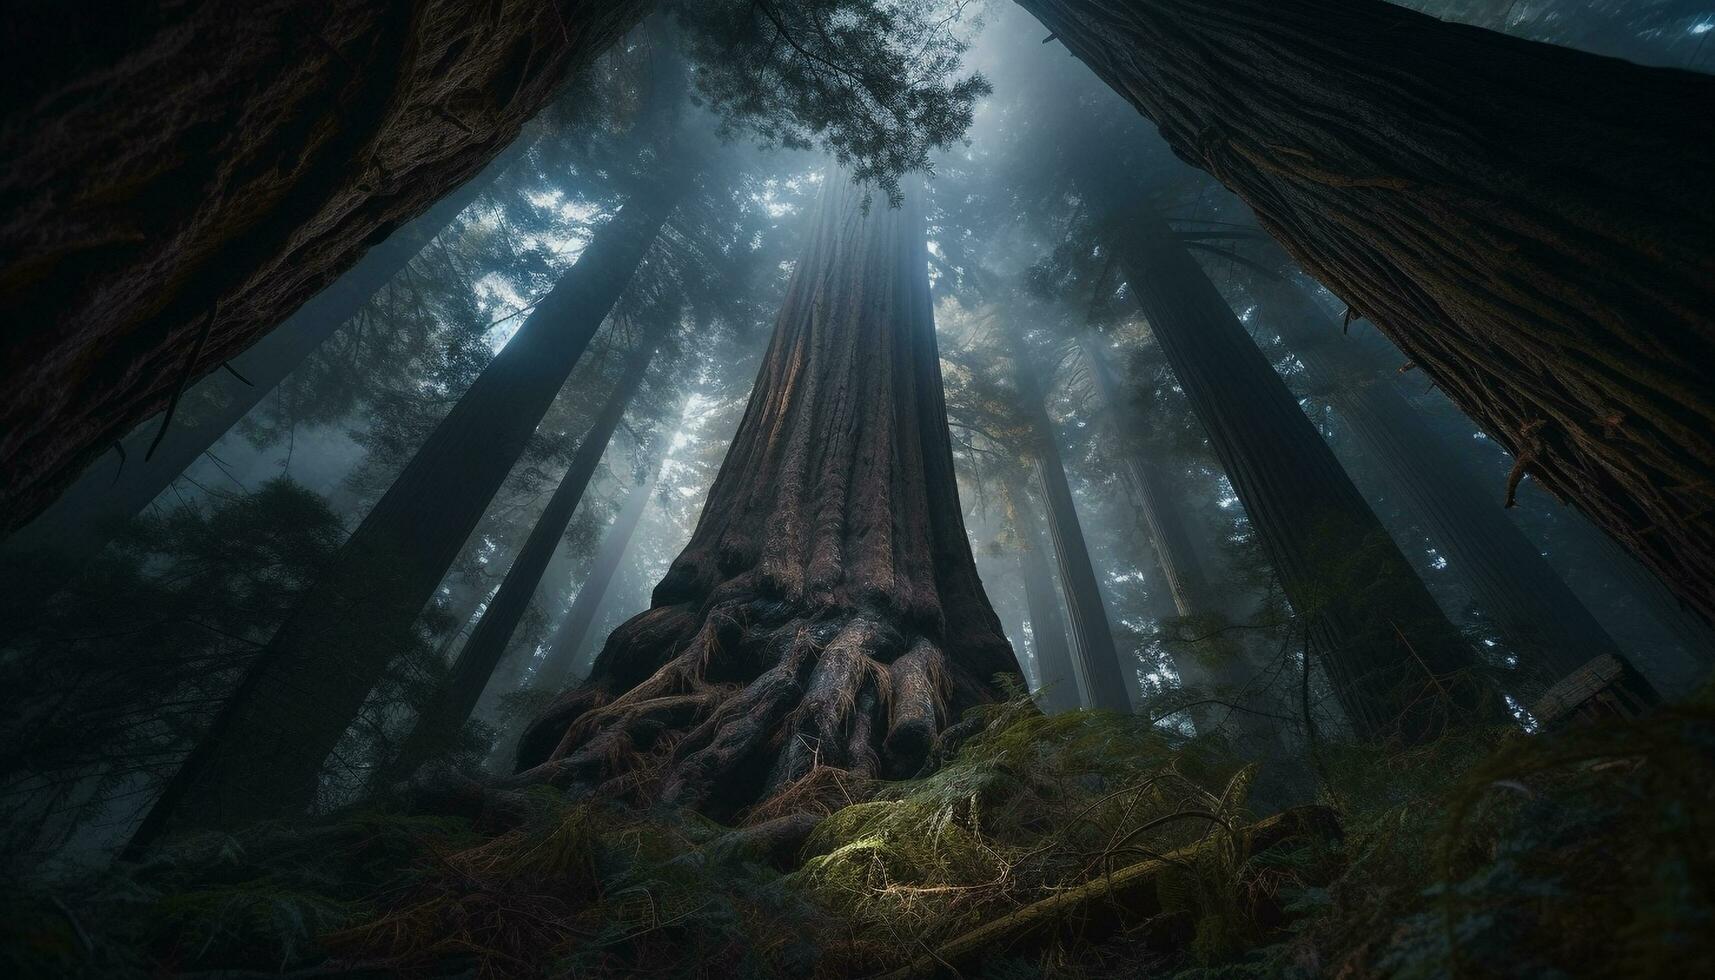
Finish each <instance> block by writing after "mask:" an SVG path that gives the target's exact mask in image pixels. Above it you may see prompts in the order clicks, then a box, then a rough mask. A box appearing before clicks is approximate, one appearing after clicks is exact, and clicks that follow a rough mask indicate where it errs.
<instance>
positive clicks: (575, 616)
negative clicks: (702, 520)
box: [536, 474, 659, 691]
mask: <svg viewBox="0 0 1715 980" xmlns="http://www.w3.org/2000/svg"><path fill="white" fill-rule="evenodd" d="M658 476H659V475H658V474H657V475H656V476H651V477H650V478H649V479H648V480H645V481H644V482H642V483H639V484H638V485H637V486H635V487H632V488H631V492H630V493H629V494H627V495H626V497H625V506H623V507H621V508H620V511H619V516H617V517H615V518H614V520H613V526H612V527H610V528H608V529H607V534H606V536H604V537H603V538H602V540H601V551H599V552H598V553H597V554H596V559H595V563H594V564H593V565H591V566H590V571H589V574H588V575H586V576H584V581H583V584H582V585H580V586H578V595H577V598H576V599H573V600H572V608H571V609H569V610H567V611H566V618H565V621H564V622H562V623H560V627H559V629H557V630H555V631H554V639H553V641H552V642H551V643H550V644H549V646H548V655H547V656H546V657H545V658H543V660H542V666H541V668H540V669H539V670H538V671H537V672H536V685H537V686H539V687H541V688H542V689H543V690H549V691H557V690H559V689H560V688H563V687H565V686H566V684H567V683H569V682H570V681H571V680H572V679H573V678H574V677H577V675H578V673H579V670H580V668H582V666H583V664H582V663H581V662H580V658H579V654H580V653H582V651H583V648H584V640H585V638H586V637H588V636H589V631H590V626H592V625H594V623H595V617H596V613H597V612H598V611H600V609H601V601H602V599H604V598H606V597H607V589H608V586H609V585H612V584H613V575H614V573H615V572H617V571H619V566H620V563H621V562H622V561H624V560H625V552H626V550H627V549H628V548H630V547H631V536H632V534H634V533H636V531H637V523H638V521H640V520H642V519H643V512H644V511H645V510H646V509H648V507H649V498H650V495H651V494H652V493H653V492H654V489H655V481H656V480H657V479H658ZM579 679H580V680H581V678H579Z"/></svg>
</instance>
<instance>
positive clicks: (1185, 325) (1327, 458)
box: [1081, 180, 1481, 740]
mask: <svg viewBox="0 0 1715 980" xmlns="http://www.w3.org/2000/svg"><path fill="white" fill-rule="evenodd" d="M1081 186H1082V187H1083V189H1084V191H1085V193H1088V194H1092V195H1094V199H1095V202H1096V205H1097V206H1098V207H1103V208H1104V209H1106V213H1107V214H1108V215H1109V217H1110V218H1111V219H1112V220H1111V223H1110V225H1109V236H1110V240H1111V243H1112V246H1113V247H1114V248H1115V251H1116V255H1117V257H1118V260H1119V263H1120V266H1121V268H1122V269H1123V270H1124V271H1125V273H1126V279H1127V284H1128V287H1129V288H1130V290H1131V291H1132V293H1133V294H1134V295H1135V296H1136V297H1137V299H1138V303H1139V305H1140V306H1141V307H1142V309H1143V312H1144V315H1145V316H1147V317H1148V318H1149V322H1150V327H1151V329H1152V331H1153V332H1154V334H1155V338H1156V341H1157V342H1158V343H1159V344H1160V345H1161V348H1162V351H1163V352H1164V353H1165V354H1166V355H1167V359H1168V362H1169V363H1170V364H1171V365H1172V367H1173V371H1174V373H1175V374H1176V375H1177V377H1178V379H1179V383H1180V385H1181V386H1182V387H1183V388H1184V389H1185V394H1186V397H1187V398H1188V399H1189V400H1190V402H1191V405H1192V408H1193V409H1194V410H1195V411H1196V413H1197V417H1198V419H1200V420H1201V421H1202V423H1203V426H1204V428H1205V429H1206V430H1207V431H1208V434H1209V439H1210V442H1211V443H1212V445H1213V446H1214V449H1215V452H1216V455H1218V456H1219V457H1220V459H1221V463H1222V465H1223V466H1224V467H1225V468H1226V471H1227V475H1228V477H1229V478H1230V479H1231V480H1232V483H1233V489H1234V490H1235V491H1236V492H1237V493H1238V495H1239V499H1240V500H1241V501H1242V502H1243V503H1244V507H1245V513H1246V514H1247V515H1249V517H1250V520H1251V522H1252V524H1253V525H1254V526H1255V528H1256V532H1257V534H1258V536H1259V537H1260V538H1261V540H1262V542H1263V545H1264V547H1265V549H1266V550H1267V552H1268V555H1269V558H1270V559H1271V561H1272V562H1273V564H1274V569H1275V573H1276V575H1278V576H1279V579H1280V583H1281V586H1282V588H1283V589H1284V590H1285V592H1286V596H1287V598H1288V599H1289V600H1290V601H1291V602H1292V605H1293V607H1294V609H1296V610H1297V612H1298V614H1299V615H1301V616H1304V617H1306V618H1307V620H1308V622H1309V624H1310V629H1311V635H1312V636H1313V638H1314V640H1315V642H1316V645H1317V647H1318V650H1319V652H1320V653H1321V656H1322V660H1323V663H1324V664H1325V665H1326V667H1327V672H1328V676H1329V679H1330V681H1331V682H1332V684H1333V686H1334V690H1335V694H1336V696H1337V697H1338V698H1339V700H1340V704H1341V707H1342V708H1344V709H1345V712H1346V714H1347V717H1348V718H1349V720H1350V721H1351V723H1352V726H1353V728H1354V730H1355V731H1356V732H1357V733H1358V734H1359V736H1360V737H1364V738H1380V737H1389V736H1393V735H1399V736H1403V737H1405V738H1406V739H1408V740H1409V739H1419V738H1423V737H1428V736H1430V735H1432V734H1433V733H1434V732H1436V731H1438V730H1439V729H1440V727H1441V726H1442V724H1443V723H1444V722H1445V721H1446V720H1447V718H1448V713H1452V715H1453V716H1455V717H1463V716H1465V715H1466V714H1467V711H1468V709H1470V708H1471V707H1472V702H1473V701H1474V700H1476V699H1477V693H1476V692H1477V691H1478V690H1479V688H1480V687H1481V684H1480V681H1479V679H1478V678H1476V677H1475V676H1473V674H1474V673H1475V669H1476V668H1477V666H1478V664H1477V661H1476V659H1475V657H1474V654H1473V651H1472V650H1471V649H1470V647H1469V646H1468V645H1467V644H1466V643H1465V642H1464V638H1463V637H1461V636H1460V635H1459V632H1458V631H1457V630H1456V629H1454V628H1453V625H1452V624H1451V623H1449V622H1448V621H1447V618H1446V616H1444V615H1443V614H1442V612H1441V610H1440V608H1439V607H1437V606H1436V604H1435V600H1434V599H1433V598H1431V597H1430V595H1429V592H1428V590H1427V589H1426V588H1424V586H1423V583H1422V582H1421V581H1419V579H1418V578H1417V575H1416V573H1415V572H1413V570H1412V568H1411V566H1410V564H1409V563H1408V562H1407V561H1406V559H1405V556H1404V555H1402V554H1401V553H1400V551H1399V549H1398V547H1397V546H1396V545H1395V544H1394V543H1393V541H1392V540H1391V539H1390V538H1389V537H1388V536H1387V532H1386V531H1385V530H1383V528H1382V526H1381V523H1380V522H1379V521H1378V520H1377V519H1376V516H1375V514H1374V513H1373V512H1372V511H1371V510H1370V507H1369V504H1368V503H1366V502H1365V500H1364V498H1363V497H1362V495H1360V494H1359V493H1358V490H1357V488H1356V487H1354V486H1353V485H1352V481H1351V479H1350V478H1349V477H1348V476H1347V475H1346V472H1345V471H1344V470H1343V469H1341V468H1340V464H1339V462H1338V461H1337V460H1335V458H1334V454H1333V452H1332V451H1330V450H1329V448H1328V445H1327V443H1326V442H1324V441H1323V440H1322V437H1321V434H1320V433H1318V432H1317V431H1316V429H1315V427H1314V426H1313V425H1311V423H1310V420H1309V419H1308V418H1306V417H1305V415H1304V412H1303V411H1302V410H1301V409H1300V407H1299V405H1298V401H1297V399H1296V398H1294V397H1293V396H1292V394H1291V393H1290V392H1289V391H1287V388H1286V385H1285V383H1284V382H1282V381H1281V380H1280V377H1279V375H1277V374H1275V373H1274V369H1273V367H1272V366H1271V365H1270V364H1269V363H1268V361H1267V360H1266V359H1264V358H1263V356H1262V353H1261V352H1260V351H1258V350H1257V347H1256V344H1255V343H1254V342H1253V341H1252V340H1251V337H1250V335H1249V334H1248V333H1246V332H1245V329H1244V327H1243V326H1242V325H1241V324H1240V323H1239V321H1238V319H1237V318H1236V317H1235V316H1234V315H1233V312H1232V310H1231V309H1230V308H1229V307H1228V306H1227V305H1226V303H1225V301H1224V300H1222V298H1221V295H1220V293H1219V292H1217V291H1216V289H1215V286H1214V284H1213V283H1211V282H1210V281H1209V279H1208V277H1207V276H1206V275H1204V273H1203V270H1202V269H1201V267H1199V266H1198V265H1197V262H1196V260H1195V259H1193V258H1192V257H1191V256H1190V254H1189V253H1187V252H1186V250H1185V247H1184V245H1183V244H1181V243H1180V242H1179V241H1178V240H1177V239H1175V238H1174V237H1173V234H1172V232H1171V230H1170V229H1169V228H1168V227H1167V225H1166V223H1165V222H1164V221H1163V220H1162V219H1161V218H1159V217H1158V216H1156V215H1154V214H1153V213H1150V212H1147V211H1145V210H1144V209H1141V208H1126V207H1124V206H1123V205H1119V204H1118V203H1116V201H1115V200H1114V198H1113V197H1111V196H1110V193H1111V191H1112V188H1111V187H1110V186H1106V185H1104V184H1103V183H1102V182H1099V181H1091V180H1086V181H1084V182H1083V184H1082V185H1081Z"/></svg>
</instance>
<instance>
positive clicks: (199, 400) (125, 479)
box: [0, 143, 523, 621]
mask: <svg viewBox="0 0 1715 980" xmlns="http://www.w3.org/2000/svg"><path fill="white" fill-rule="evenodd" d="M522 150H523V146H522V145H521V144H519V143H515V144H513V148H512V149H509V150H507V151H506V152H504V153H502V154H501V155H500V156H498V157H495V158H494V161H493V162H492V163H490V164H489V166H488V168H487V169H485V170H484V171H483V172H482V173H481V174H478V175H477V176H476V177H474V178H472V179H471V180H469V181H466V182H465V184H464V186H462V187H460V188H459V189H458V190H456V191H454V192H453V193H452V194H449V195H447V196H446V197H445V198H443V199H441V201H439V202H438V203H436V204H435V206H434V207H432V208H430V209H429V210H428V211H426V212H424V213H423V214H422V215H421V216H420V217H418V218H417V219H415V220H414V221H411V222H410V223H409V224H407V225H405V226H404V227H403V228H400V229H399V230H398V231H395V232H394V233H393V234H391V235H389V236H388V237H387V240H386V241H384V242H382V243H381V244H379V245H377V246H375V247H374V248H372V249H370V250H369V252H368V253H367V254H365V255H364V256H363V258H362V259H361V260H360V261H359V262H358V263H357V264H356V265H354V266H352V267H351V269H350V270H348V271H347V272H346V273H345V274H344V275H342V276H340V277H339V279H338V280H336V281H335V282H334V283H333V285H331V286H329V287H328V288H326V289H324V290H322V291H321V292H320V293H317V294H316V295H315V296H314V297H313V298H312V299H310V301H309V302H307V303H305V304H304V305H303V306H302V307H301V308H299V310H298V311H297V312H296V313H294V314H292V315H291V317H289V318H288V319H287V320H286V322H285V323H282V324H280V326H279V327H277V328H275V329H274V330H273V331H271V332H269V333H268V334H266V335H265V336H263V337H262V339H260V340H258V341H257V342H256V343H255V345H254V346H252V347H250V349H248V350H246V351H244V353H242V354H239V355H238V356H237V357H235V358H233V360H232V365H233V372H234V373H228V372H226V371H216V372H215V373H214V374H211V375H208V376H207V377H205V378H203V379H202V380H201V381H199V382H197V383H196V384H195V385H194V386H193V387H191V388H190V390H189V391H187V392H185V394H184V397H183V400H182V404H181V405H180V407H179V409H178V411H177V412H176V413H174V416H173V420H172V425H170V426H168V427H166V429H165V432H164V433H163V432H162V421H161V420H160V419H150V420H148V421H146V422H144V423H143V424H142V425H139V426H138V427H137V428H136V429H134V430H133V431H132V432H131V434H130V435H127V436H126V437H125V438H124V439H122V440H120V443H119V444H120V446H122V447H123V452H122V454H121V455H118V456H117V458H115V459H114V460H113V463H112V466H111V467H108V466H95V467H91V468H90V469H89V470H87V471H85V472H84V474H83V475H82V476H80V477H79V478H78V479H77V480H76V481H75V482H74V483H72V485H71V486H69V487H67V488H66V490H65V492H64V493H63V494H61V495H60V496H59V498H58V499H56V500H55V501H54V503H53V506H51V507H49V508H48V509H47V510H46V511H43V512H42V513H41V514H40V515H38V516H37V517H36V519H35V520H33V521H31V522H30V523H29V524H27V525H25V526H24V527H22V528H19V529H18V531H17V533H15V534H13V535H12V536H11V537H10V538H7V539H6V540H5V543H4V545H0V565H3V566H4V569H5V571H4V572H3V573H0V574H3V576H4V581H3V582H0V595H4V596H5V598H4V599H3V600H0V601H4V602H5V603H6V604H7V605H8V606H9V607H12V608H16V609H17V610H19V611H21V612H25V613H27V612H28V610H30V609H31V608H34V607H36V606H37V605H39V603H40V602H41V600H43V599H45V598H47V597H48V596H50V595H52V594H53V593H54V592H55V591H57V590H58V589H59V588H60V587H61V586H63V585H65V584H66V582H67V581H68V580H69V579H70V578H71V576H73V575H76V574H77V572H78V570H79V569H81V568H82V567H83V566H84V565H85V564H86V563H87V562H88V561H89V559H91V558H93V557H94V556H95V555H96V553H97V552H99V551H101V549H102V548H103V547H105V546H106V545H107V542H108V541H110V540H112V538H113V536H114V534H116V533H118V531H119V530H120V529H121V528H123V527H124V525H125V522H126V521H129V520H130V519H132V518H133V517H136V516H137V515H138V514H139V513H141V512H142V511H143V508H145V507H147V506H148V505H149V503H150V502H151V501H153V500H154V499H155V498H156V497H158V496H160V494H161V493H162V491H164V490H166V489H167V486H168V484H170V483H172V482H173V481H174V480H175V479H177V478H178V476H179V474H180V473H183V472H184V471H185V469H186V468H187V467H189V466H190V465H191V464H192V463H194V462H196V459H197V457H198V456H201V455H202V454H203V453H204V452H205V451H206V450H208V449H209V448H210V447H212V446H213V445H214V444H215V443H216V442H217V441H218V440H219V439H220V437H221V436H223V435H225V434H226V433H227V431H228V430H229V429H231V428H232V427H233V426H234V425H236V424H238V421H239V419H242V418H243V417H244V416H245V415H246V414H248V413H249V411H250V410H251V409H253V408H255V407H256V405H257V404H258V403H259V402H261V401H262V399H263V397H264V396H266V395H267V394H268V393H269V392H271V391H273V390H274V388H275V387H276V386H277V385H279V383H280V382H281V381H283V380H285V378H286V376H287V375H288V374H290V373H292V371H293V370H294V369H296V368H297V367H298V365H299V364H301V363H303V361H304V359H305V358H307V357H309V356H310V355H311V354H312V353H314V352H315V351H316V349H317V348H319V347H320V346H321V345H322V344H323V342H325V341H326V340H327V339H328V338H329V337H330V336H332V335H333V332H334V331H335V330H337V329H339V327H340V325H341V324H343V323H345V322H346V321H347V320H349V319H350V318H351V317H352V316H354V315H356V313H357V311H358V310H359V309H360V308H361V307H362V306H363V304H364V303H366V302H368V301H369V299H370V297H372V296H374V295H375V294H376V293H377V292H379V291H380V290H381V288H382V287H384V286H386V285H387V283H388V282H389V281H390V280H392V278H393V277H394V276H395V275H397V274H398V273H399V271H400V270H402V269H404V268H405V266H406V264H407V263H409V262H410V261H411V259H413V258H415V257H416V255H417V253H419V252H421V251H422V250H423V248H424V246H426V245H427V244H428V243H429V242H430V241H431V240H432V239H434V237H435V236H436V235H439V234H440V233H441V232H442V231H443V230H444V229H445V228H446V227H447V226H448V225H449V224H451V223H452V221H453V219H455V218H457V217H458V215H459V213H460V212H462V211H463V210H464V209H465V208H466V207H467V206H469V205H470V204H471V203H472V202H473V201H475V200H476V198H477V195H478V194H480V193H482V192H483V190H485V189H486V188H487V187H488V186H489V185H490V184H491V183H493V181H494V179H495V177H496V176H497V175H498V174H499V173H500V172H501V171H502V170H504V169H505V168H506V167H507V166H509V165H510V164H511V163H512V161H513V160H514V159H516V158H517V156H518V155H519V153H520V152H521V151H522ZM239 376H242V380H241V379H240V377H239ZM157 436H158V437H159V438H160V443H159V445H154V452H153V454H152V455H151V454H150V451H149V450H150V447H151V445H153V444H154V442H155V439H156V438H157ZM4 618H5V617H3V616H0V621H3V620H4Z"/></svg>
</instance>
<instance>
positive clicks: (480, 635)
mask: <svg viewBox="0 0 1715 980" xmlns="http://www.w3.org/2000/svg"><path fill="white" fill-rule="evenodd" d="M664 326H665V324H664ZM662 332H663V331H662V330H659V329H657V330H653V331H650V332H649V334H648V335H647V336H645V337H643V338H642V339H641V341H640V344H641V346H640V347H639V349H638V350H637V351H636V352H635V353H633V354H632V355H631V356H630V357H629V358H628V359H627V363H626V367H625V372H624V374H623V375H622V376H621V377H620V379H619V383H618V384H617V385H616V386H615V387H614V390H613V393H612V394H611V395H609V396H608V399H607V402H606V403H605V404H603V405H602V407H601V411H600V412H599V413H598V414H597V415H596V417H595V420H594V421H592V422H591V423H590V427H589V430H588V431H586V432H585V433H584V437H583V440H582V441H581V442H580V443H578V449H577V452H575V453H573V454H572V461H571V465H569V466H568V467H566V473H565V475H564V476H562V477H561V478H560V484H559V486H557V487H555V488H554V495H553V496H552V497H550V498H548V504H547V506H545V507H543V508H542V514H541V516H540V517H538V518H537V519H536V524H535V526H533V527H532V528H531V529H530V535H529V537H527V538H525V539H524V544H523V546H522V547H520V548H519V549H518V554H517V556H516V557H514V558H513V559H512V566H511V567H510V568H508V569H507V571H506V577H505V578H504V579H502V580H501V582H500V588H499V590H497V591H496V592H495V594H494V596H493V598H491V599H489V601H488V606H487V608H486V609H484V610H483V613H482V618H481V619H480V620H478V621H477V624H476V629H475V630H473V631H472V632H471V635H470V639H469V640H468V641H467V642H466V643H465V645H464V649H462V650H460V651H459V656H458V660H457V661H455V662H454V663H453V668H452V672H451V673H450V674H449V675H448V676H447V680H446V684H445V686H444V687H443V688H442V689H441V692H440V694H439V696H438V697H437V698H436V699H435V700H434V701H433V702H432V703H431V704H430V705H429V706H428V707H426V708H424V709H423V713H422V714H421V715H420V716H419V717H418V719H417V724H416V725H415V727H413V728H412V729H411V734H410V736H409V737H408V738H406V740H405V743H404V745H402V746H401V747H400V749H399V754H398V756H397V758H395V759H394V761H393V763H392V765H391V766H390V769H391V770H392V772H394V773H395V774H407V773H409V772H410V771H411V770H413V769H416V768H417V767H418V766H419V765H422V764H423V763H424V762H425V761H427V760H428V759H429V758H431V757H432V756H434V755H435V754H436V752H437V750H439V749H441V748H442V747H444V746H447V745H449V744H451V742H452V740H453V737H454V736H455V735H456V734H457V732H458V730H459V729H460V728H462V727H463V726H464V723H465V721H466V720H467V719H468V718H470V713H471V711H472V709H474V708H475V707H476V703H477V701H478V700H479V699H481V697H482V692H483V689H484V688H486V687H487V686H488V680H489V677H490V676H492V675H493V674H494V668H495V667H497V666H499V665H500V660H501V658H502V657H504V656H505V655H506V649H507V646H508V645H509V644H510V643H511V642H512V634H513V633H514V632H515V631H516V630H517V629H518V622H519V620H521V619H523V618H524V610H525V609H527V608H528V607H529V605H530V599H531V597H532V596H534V595H535V594H536V587H537V585H538V584H539V583H540V582H541V581H542V573H543V572H544V571H546V570H547V568H548V561H549V559H551V558H553V556H554V549H555V548H556V547H557V546H558V545H559V543H560V539H561V538H563V537H565V534H566V527H567V525H569V524H571V522H572V514H573V512H575V511H576V510H577V508H578V503H579V501H581V500H583V498H584V491H585V490H586V489H588V487H589V484H590V478H591V477H592V476H594V475H595V471H596V467H597V466H598V465H600V463H601V457H602V454H603V453H605V452H607V446H608V443H609V442H611V441H612V440H613V433H614V430H615V429H617V428H619V421H620V419H621V417H623V416H624V415H625V408H626V406H627V405H629V404H630V403H631V399H632V397H633V396H635V395H636V394H637V389H638V388H639V387H641V386H642V384H643V375H644V372H645V371H647V370H648V368H649V362H650V360H651V359H653V357H654V355H655V344H656V342H657V341H658V340H659V338H660V334H661V333H662Z"/></svg>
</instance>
